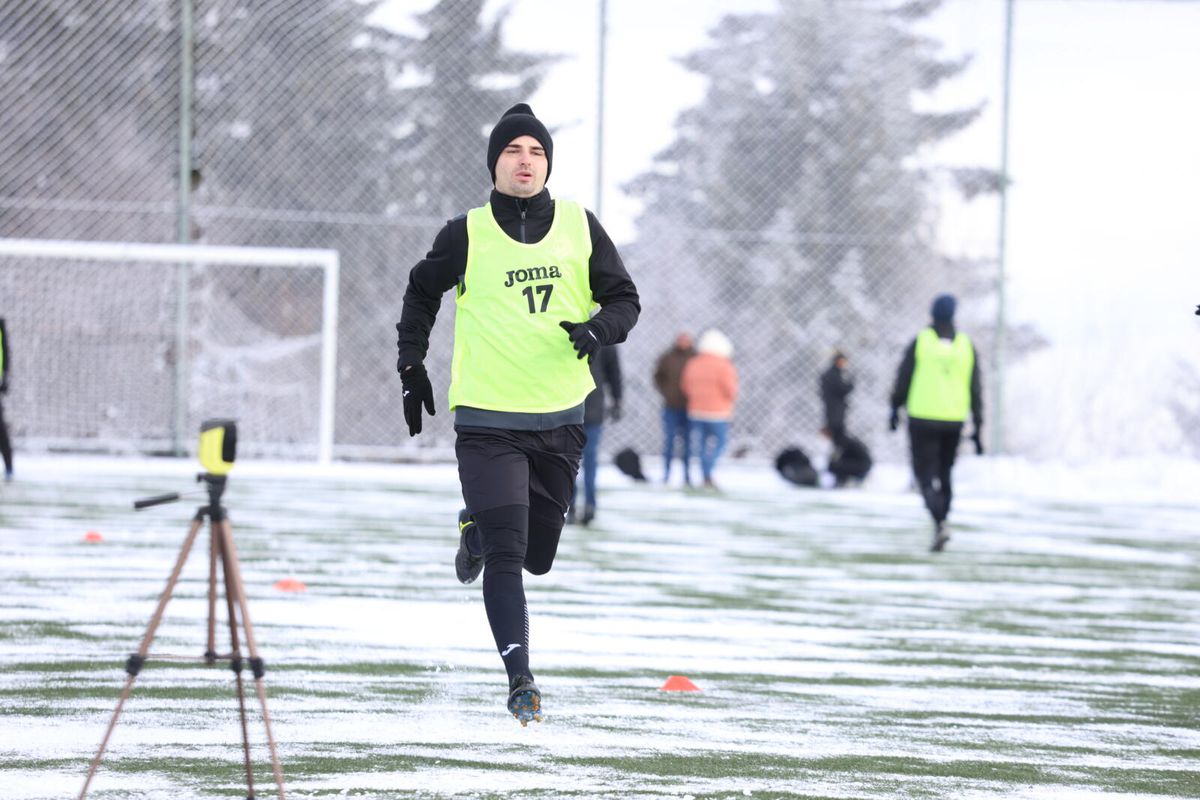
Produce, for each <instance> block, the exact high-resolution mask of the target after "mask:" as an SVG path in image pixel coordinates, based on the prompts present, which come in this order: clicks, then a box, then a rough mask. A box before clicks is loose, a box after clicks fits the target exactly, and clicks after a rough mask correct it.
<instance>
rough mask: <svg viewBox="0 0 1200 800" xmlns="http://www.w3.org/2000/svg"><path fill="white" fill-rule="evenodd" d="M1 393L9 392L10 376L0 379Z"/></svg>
mask: <svg viewBox="0 0 1200 800" xmlns="http://www.w3.org/2000/svg"><path fill="white" fill-rule="evenodd" d="M0 394H8V378H4V379H3V380H0Z"/></svg>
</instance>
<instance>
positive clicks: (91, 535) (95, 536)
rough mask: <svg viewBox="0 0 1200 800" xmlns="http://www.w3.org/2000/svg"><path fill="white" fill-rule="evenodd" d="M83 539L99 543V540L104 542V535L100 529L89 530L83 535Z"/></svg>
mask: <svg viewBox="0 0 1200 800" xmlns="http://www.w3.org/2000/svg"><path fill="white" fill-rule="evenodd" d="M83 540H84V541H85V542H90V543H91V544H97V543H99V542H103V541H104V537H103V536H101V535H100V532H99V531H88V532H87V533H85V534H84V535H83Z"/></svg>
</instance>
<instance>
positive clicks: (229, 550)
mask: <svg viewBox="0 0 1200 800" xmlns="http://www.w3.org/2000/svg"><path fill="white" fill-rule="evenodd" d="M219 525H220V530H221V541H222V543H223V544H222V547H223V548H224V553H225V563H226V571H227V574H231V576H232V578H233V583H232V585H228V586H227V590H228V591H229V592H231V593H232V594H233V595H234V596H235V597H236V598H237V603H238V606H239V607H240V608H241V611H242V629H243V630H244V631H245V633H246V649H247V650H248V651H249V652H250V668H251V670H252V671H253V673H254V691H255V693H256V694H257V695H258V703H259V705H260V706H262V715H263V726H264V727H265V728H266V729H267V747H268V748H269V749H270V751H271V769H272V770H274V772H275V786H276V787H277V788H278V790H279V800H285V798H284V794H283V767H282V766H281V765H280V763H279V753H278V751H277V750H276V747H275V736H274V735H273V734H272V732H271V714H270V712H269V711H268V710H267V687H266V685H265V684H264V683H263V675H265V674H266V669H265V668H264V666H263V660H262V659H261V658H259V657H258V646H257V645H256V644H255V641H254V626H253V625H252V624H251V623H250V606H249V603H247V601H246V590H245V586H244V584H243V583H242V568H241V565H240V564H239V563H238V558H237V547H236V546H235V545H234V543H233V528H232V526H230V524H229V520H228V519H225V520H223V521H222V522H220V523H219Z"/></svg>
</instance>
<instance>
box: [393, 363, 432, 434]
mask: <svg viewBox="0 0 1200 800" xmlns="http://www.w3.org/2000/svg"><path fill="white" fill-rule="evenodd" d="M400 383H401V384H402V385H403V386H404V421H405V422H407V423H408V435H409V436H416V435H417V434H418V433H420V432H421V406H422V405H424V406H425V410H426V411H428V412H429V416H431V417H432V416H433V415H434V410H433V386H431V385H430V383H429V375H428V374H427V373H426V372H425V365H424V364H413V365H412V366H410V367H405V368H403V369H401V370H400Z"/></svg>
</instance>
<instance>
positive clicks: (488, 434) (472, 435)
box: [454, 425, 587, 514]
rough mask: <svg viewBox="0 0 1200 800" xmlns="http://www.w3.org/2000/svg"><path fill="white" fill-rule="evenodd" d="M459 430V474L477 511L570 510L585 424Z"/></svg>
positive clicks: (456, 445)
mask: <svg viewBox="0 0 1200 800" xmlns="http://www.w3.org/2000/svg"><path fill="white" fill-rule="evenodd" d="M454 430H455V431H456V433H457V434H458V438H457V440H456V441H455V443H454V452H455V455H457V456H458V478H459V481H460V482H461V483H462V493H463V500H465V501H466V504H467V510H468V511H470V512H471V513H472V514H474V513H477V512H480V511H487V510H489V509H492V508H500V507H501V506H529V507H530V508H531V509H533V510H539V511H540V510H543V509H545V510H548V509H549V508H550V507H552V508H554V509H557V512H558V513H562V514H566V513H567V507H568V506H569V505H570V503H571V492H572V490H573V488H574V486H575V476H576V475H578V474H579V458H580V455H581V454H582V453H583V445H584V442H585V440H586V438H587V436H586V434H584V431H583V426H582V425H563V426H562V427H559V428H554V429H552V430H548V431H512V430H505V429H503V428H472V427H465V426H455V428H454Z"/></svg>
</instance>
